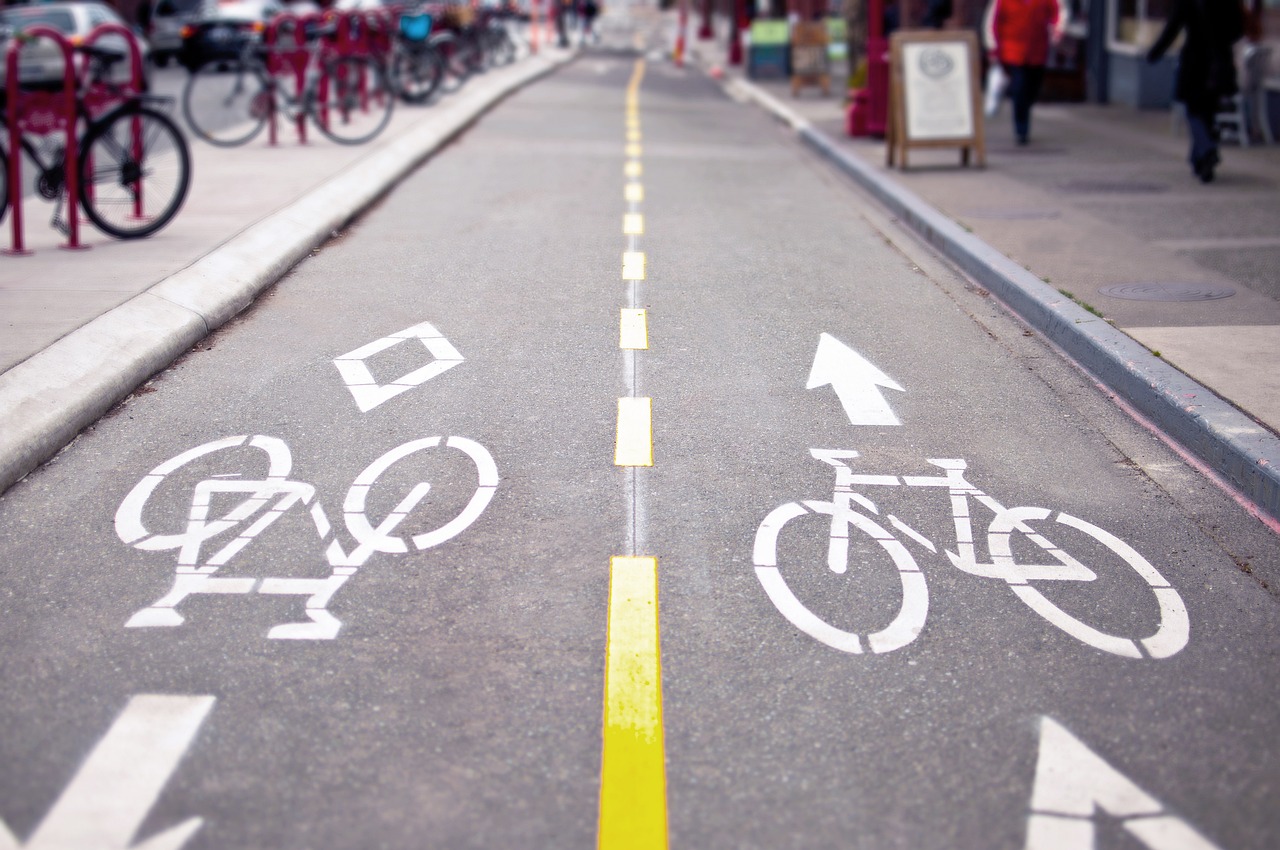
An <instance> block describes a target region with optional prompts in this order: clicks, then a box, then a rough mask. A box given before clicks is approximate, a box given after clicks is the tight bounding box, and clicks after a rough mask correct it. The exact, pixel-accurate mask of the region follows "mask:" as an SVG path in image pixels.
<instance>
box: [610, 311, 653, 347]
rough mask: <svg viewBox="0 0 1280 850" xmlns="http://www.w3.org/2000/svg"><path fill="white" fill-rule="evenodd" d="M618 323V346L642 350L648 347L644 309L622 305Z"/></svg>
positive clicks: (646, 318)
mask: <svg viewBox="0 0 1280 850" xmlns="http://www.w3.org/2000/svg"><path fill="white" fill-rule="evenodd" d="M618 324H619V333H618V347H619V348H622V349H630V350H632V351H643V350H645V349H647V348H648V347H649V319H648V314H647V313H646V311H645V310H643V309H632V308H629V307H623V308H622V316H621V318H620V320H619V323H618Z"/></svg>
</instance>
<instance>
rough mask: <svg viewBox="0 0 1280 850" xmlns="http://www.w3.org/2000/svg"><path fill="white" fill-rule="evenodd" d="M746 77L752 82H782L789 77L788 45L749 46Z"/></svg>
mask: <svg viewBox="0 0 1280 850" xmlns="http://www.w3.org/2000/svg"><path fill="white" fill-rule="evenodd" d="M747 76H748V77H750V78H751V79H753V80H782V79H786V78H787V77H789V76H791V47H790V45H786V44H762V45H756V44H753V45H751V48H750V50H748V51H747Z"/></svg>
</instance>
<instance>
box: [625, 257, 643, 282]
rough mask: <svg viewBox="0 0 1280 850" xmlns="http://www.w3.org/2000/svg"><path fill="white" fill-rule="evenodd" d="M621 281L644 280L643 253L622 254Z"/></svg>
mask: <svg viewBox="0 0 1280 850" xmlns="http://www.w3.org/2000/svg"><path fill="white" fill-rule="evenodd" d="M622 279H623V280H644V251H623V252H622Z"/></svg>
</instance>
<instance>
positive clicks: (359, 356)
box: [333, 322, 463, 413]
mask: <svg viewBox="0 0 1280 850" xmlns="http://www.w3.org/2000/svg"><path fill="white" fill-rule="evenodd" d="M413 339H416V340H417V341H418V342H421V343H422V345H423V347H424V348H425V349H426V350H427V352H428V353H429V354H430V355H431V357H432V358H433V359H432V360H431V362H429V363H427V364H426V365H424V366H421V367H419V368H417V369H414V370H413V371H411V372H409V373H408V374H406V375H404V376H402V377H399V378H397V379H395V380H394V381H392V382H391V383H389V384H379V383H378V382H377V381H376V380H375V379H374V377H373V373H372V372H370V371H369V366H368V365H367V363H366V361H367V360H369V359H370V358H372V357H374V356H375V355H378V354H381V353H382V352H384V351H386V350H387V349H389V348H392V347H394V346H397V345H399V344H401V343H402V342H406V341H408V340H413ZM462 361H463V357H462V355H461V354H459V353H458V349H456V348H454V347H453V343H451V342H449V340H447V339H445V338H444V334H442V333H440V332H439V331H438V330H436V329H435V326H434V325H432V324H430V323H428V322H423V323H421V324H418V325H414V326H413V327H411V328H406V329H405V330H402V331H400V332H399V333H394V334H392V335H391V336H386V337H383V338H382V339H378V340H374V341H373V342H371V343H369V344H368V345H363V346H361V347H360V348H357V349H356V350H355V351H349V352H347V353H346V354H344V355H342V356H341V357H338V358H336V359H335V360H334V361H333V365H335V366H337V367H338V373H339V374H340V375H342V380H343V381H344V382H345V383H346V385H347V389H349V390H350V391H351V396H352V398H354V399H355V400H356V406H357V407H359V408H360V412H361V413H368V412H369V411H370V410H373V409H374V408H375V407H377V406H378V405H380V404H382V403H383V402H386V401H390V400H391V399H393V398H395V397H396V396H398V395H400V394H401V393H405V392H408V391H409V390H411V389H413V388H414V387H418V386H421V385H423V384H425V383H426V382H427V381H429V380H431V379H432V378H434V377H436V376H437V375H440V374H442V373H444V372H447V371H449V370H450V369H452V368H453V367H454V366H457V365H458V364H459V363H461V362H462Z"/></svg>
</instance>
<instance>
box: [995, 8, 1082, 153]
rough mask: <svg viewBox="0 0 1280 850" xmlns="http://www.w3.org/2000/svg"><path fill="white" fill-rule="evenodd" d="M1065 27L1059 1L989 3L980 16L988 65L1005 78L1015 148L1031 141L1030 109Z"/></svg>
mask: <svg viewBox="0 0 1280 850" xmlns="http://www.w3.org/2000/svg"><path fill="white" fill-rule="evenodd" d="M1066 25H1067V8H1066V5H1065V4H1064V3H1063V0H991V2H990V4H989V5H988V6H987V12H986V14H985V15H984V16H983V27H982V28H983V35H984V39H983V40H984V42H985V44H986V47H987V51H988V53H989V54H990V57H991V61H993V62H999V63H1000V65H1001V66H1002V67H1003V68H1004V71H1005V74H1007V75H1008V78H1009V98H1010V99H1011V100H1012V101H1013V134H1014V137H1015V138H1016V139H1017V141H1018V144H1020V145H1025V144H1026V143H1027V141H1028V140H1029V139H1030V137H1031V107H1032V105H1033V104H1034V103H1035V102H1036V98H1038V97H1039V96H1040V85H1041V84H1042V83H1043V82H1044V67H1045V65H1046V64H1047V63H1048V61H1049V47H1050V45H1053V44H1057V43H1058V39H1060V38H1061V37H1062V31H1063V29H1065V28H1066Z"/></svg>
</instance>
